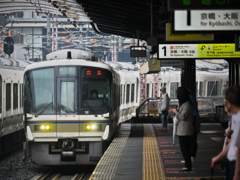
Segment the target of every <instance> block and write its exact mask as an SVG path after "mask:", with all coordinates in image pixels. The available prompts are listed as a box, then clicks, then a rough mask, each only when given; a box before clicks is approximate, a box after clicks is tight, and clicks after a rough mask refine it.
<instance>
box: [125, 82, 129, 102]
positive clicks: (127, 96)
mask: <svg viewBox="0 0 240 180" xmlns="http://www.w3.org/2000/svg"><path fill="white" fill-rule="evenodd" d="M129 95H130V84H127V95H126V103H129Z"/></svg>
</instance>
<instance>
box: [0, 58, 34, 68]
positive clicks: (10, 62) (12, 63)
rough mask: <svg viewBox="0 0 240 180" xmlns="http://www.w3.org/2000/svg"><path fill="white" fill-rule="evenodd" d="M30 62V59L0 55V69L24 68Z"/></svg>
mask: <svg viewBox="0 0 240 180" xmlns="http://www.w3.org/2000/svg"><path fill="white" fill-rule="evenodd" d="M30 64H32V62H30V61H24V60H14V59H10V58H4V57H0V69H12V70H24V68H25V67H26V66H28V65H30Z"/></svg>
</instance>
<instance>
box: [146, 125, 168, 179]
mask: <svg viewBox="0 0 240 180" xmlns="http://www.w3.org/2000/svg"><path fill="white" fill-rule="evenodd" d="M143 127H144V138H143V180H164V179H166V176H165V172H164V167H163V161H162V157H161V154H160V151H159V147H158V142H157V138H156V136H155V132H154V129H153V126H152V125H151V124H146V125H144V126H143Z"/></svg>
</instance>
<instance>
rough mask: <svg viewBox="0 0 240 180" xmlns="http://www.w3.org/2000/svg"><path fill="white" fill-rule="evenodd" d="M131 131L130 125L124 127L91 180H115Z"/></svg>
mask: <svg viewBox="0 0 240 180" xmlns="http://www.w3.org/2000/svg"><path fill="white" fill-rule="evenodd" d="M130 130H131V124H130V125H125V126H124V125H123V126H122V127H121V131H120V133H119V136H118V137H116V138H115V139H114V140H113V141H112V143H111V145H110V146H109V147H108V149H107V150H106V151H105V153H104V155H103V157H102V158H101V160H100V161H99V162H98V164H97V166H96V168H95V169H94V171H93V173H92V175H91V177H90V178H89V180H113V179H114V177H115V174H116V172H117V168H118V164H119V161H120V159H121V156H122V152H123V150H124V148H125V146H126V143H127V140H128V137H129V134H130Z"/></svg>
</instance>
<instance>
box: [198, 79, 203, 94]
mask: <svg viewBox="0 0 240 180" xmlns="http://www.w3.org/2000/svg"><path fill="white" fill-rule="evenodd" d="M202 91H203V82H202V81H200V82H199V96H203V94H202Z"/></svg>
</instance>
